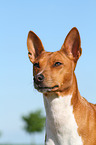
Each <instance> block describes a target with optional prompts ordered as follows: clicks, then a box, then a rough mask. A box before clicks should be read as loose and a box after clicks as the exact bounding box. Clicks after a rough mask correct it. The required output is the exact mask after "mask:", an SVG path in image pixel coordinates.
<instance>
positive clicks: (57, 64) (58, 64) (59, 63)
mask: <svg viewBox="0 0 96 145" xmlns="http://www.w3.org/2000/svg"><path fill="white" fill-rule="evenodd" d="M60 65H62V63H61V62H55V63H54V66H55V67H56V66H60Z"/></svg>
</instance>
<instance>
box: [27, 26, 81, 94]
mask: <svg viewBox="0 0 96 145" xmlns="http://www.w3.org/2000/svg"><path fill="white" fill-rule="evenodd" d="M27 46H28V51H29V53H28V55H29V58H30V61H31V62H32V63H33V76H34V86H35V88H36V89H37V90H38V91H40V92H54V91H62V90H64V89H67V88H68V87H70V86H71V84H72V78H73V72H74V69H75V66H76V63H77V60H78V58H79V57H80V55H81V47H80V36H79V32H78V30H77V29H76V28H73V29H72V30H71V31H70V32H69V34H68V35H67V37H66V39H65V41H64V44H63V45H62V48H61V49H60V51H56V52H46V51H45V50H44V47H43V45H42V42H41V40H40V39H39V37H38V36H37V35H36V34H35V33H34V32H32V31H30V32H29V34H28V39H27Z"/></svg>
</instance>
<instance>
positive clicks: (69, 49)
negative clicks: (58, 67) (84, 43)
mask: <svg viewBox="0 0 96 145" xmlns="http://www.w3.org/2000/svg"><path fill="white" fill-rule="evenodd" d="M61 51H63V52H64V53H65V54H66V55H67V56H68V57H69V58H70V59H72V60H74V61H75V62H77V60H78V59H79V57H80V56H81V54H82V49H81V40H80V35H79V31H78V30H77V28H75V27H74V28H72V29H71V31H70V32H69V33H68V35H67V37H66V39H65V41H64V43H63V45H62V47H61Z"/></svg>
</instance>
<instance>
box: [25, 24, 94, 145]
mask: <svg viewBox="0 0 96 145" xmlns="http://www.w3.org/2000/svg"><path fill="white" fill-rule="evenodd" d="M27 48H28V56H29V59H30V61H31V62H32V63H33V76H34V87H35V88H36V89H37V90H38V91H39V92H41V93H43V97H44V104H45V110H46V140H45V145H96V105H95V104H92V103H89V102H88V101H87V100H86V99H85V98H83V97H82V96H81V95H80V93H79V90H78V85H77V80H76V76H75V72H74V70H75V67H76V64H77V61H78V59H79V57H80V56H81V54H82V49H81V40H80V34H79V31H78V29H77V28H76V27H74V28H72V29H71V30H70V32H69V33H68V35H67V36H66V38H65V41H64V43H63V45H62V47H61V49H60V50H59V51H56V52H46V51H45V50H44V47H43V44H42V42H41V40H40V38H39V37H38V36H37V35H36V34H35V33H34V32H32V31H29V33H28V38H27Z"/></svg>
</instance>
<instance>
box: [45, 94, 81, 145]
mask: <svg viewBox="0 0 96 145" xmlns="http://www.w3.org/2000/svg"><path fill="white" fill-rule="evenodd" d="M71 98H72V95H68V96H63V97H57V96H54V95H51V96H48V97H46V96H44V103H45V109H46V134H47V140H46V145H83V142H82V139H81V137H80V136H79V134H78V132H77V129H78V126H77V124H76V121H75V118H74V114H73V106H72V105H71Z"/></svg>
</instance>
